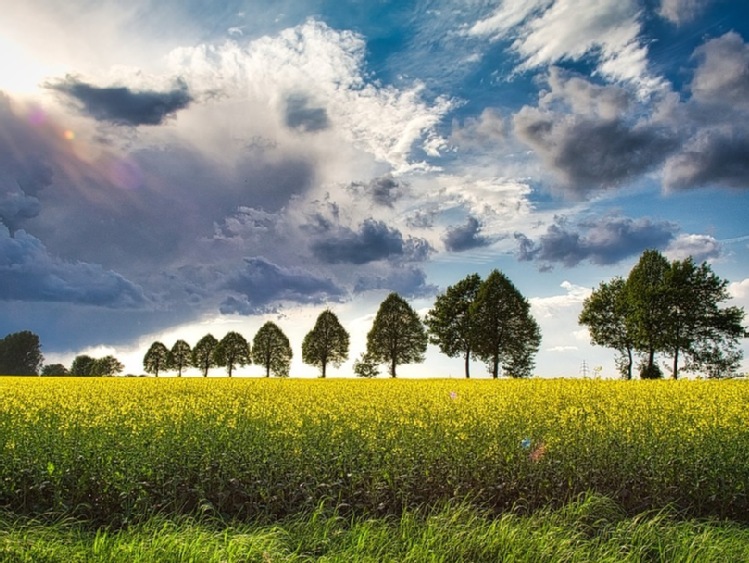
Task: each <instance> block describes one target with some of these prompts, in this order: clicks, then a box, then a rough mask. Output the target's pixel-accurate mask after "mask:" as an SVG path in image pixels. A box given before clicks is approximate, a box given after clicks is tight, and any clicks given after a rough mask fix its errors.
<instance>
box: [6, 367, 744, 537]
mask: <svg viewBox="0 0 749 563" xmlns="http://www.w3.org/2000/svg"><path fill="white" fill-rule="evenodd" d="M0 398H1V401H0V456H1V458H2V464H0V508H2V510H3V511H4V512H5V513H9V514H13V515H18V516H24V517H34V518H39V517H52V518H60V517H72V518H75V519H77V520H82V521H85V522H88V523H90V524H91V525H94V526H108V527H111V528H119V527H122V526H125V525H129V524H136V523H138V522H143V521H146V520H148V519H149V518H151V517H154V516H157V515H158V516H164V515H166V516H170V515H174V516H179V515H183V516H184V515H187V516H189V515H215V516H217V517H221V518H228V519H232V520H236V521H274V520H277V519H279V518H285V517H289V516H293V515H295V514H301V513H309V512H312V511H314V510H318V509H320V507H329V508H330V509H332V510H335V511H336V513H337V514H344V515H345V514H353V515H365V516H373V517H377V516H386V515H400V514H401V513H402V512H403V511H404V510H411V509H418V508H420V507H424V506H437V505H440V504H444V503H446V502H453V501H459V502H464V501H468V502H470V503H471V505H473V506H477V507H481V509H485V510H489V511H491V512H493V513H500V512H506V511H508V510H509V509H513V510H514V511H515V512H516V513H521V514H522V513H525V514H530V513H532V512H533V511H535V510H537V509H540V508H549V507H551V508H553V507H559V506H562V505H564V504H566V503H568V502H570V501H572V500H573V499H575V498H577V497H578V495H580V494H581V493H594V494H600V495H602V496H604V497H606V498H608V499H611V500H613V501H614V502H616V503H617V504H618V505H619V506H621V507H622V509H623V510H624V511H625V512H626V513H629V514H637V513H640V512H642V511H646V510H651V509H659V508H662V507H664V506H667V505H668V506H669V507H670V508H671V509H675V510H676V511H678V513H679V514H683V515H684V516H687V517H715V518H727V519H732V520H735V521H740V522H741V521H743V522H746V521H747V519H748V518H749V491H747V486H748V484H749V425H748V424H747V422H748V418H749V385H747V384H746V383H744V382H740V381H691V382H690V381H684V382H672V381H668V382H666V381H660V382H644V381H643V382H623V381H617V382H612V381H609V382H604V381H591V380H551V381H544V380H522V381H463V380H461V381H451V380H421V381H418V380H341V379H339V380H300V379H271V380H256V379H244V380H242V379H234V380H229V379H215V380H211V379H208V380H205V379H202V378H200V379H197V378H194V379H193V378H182V379H176V378H173V379H158V380H155V379H131V378H90V379H89V378H59V379H56V378H33V379H32V378H1V379H0Z"/></svg>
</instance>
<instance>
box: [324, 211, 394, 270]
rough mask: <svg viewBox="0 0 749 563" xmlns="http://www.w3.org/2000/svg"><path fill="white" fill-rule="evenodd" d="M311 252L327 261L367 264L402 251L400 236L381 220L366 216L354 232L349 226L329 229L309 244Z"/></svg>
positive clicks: (332, 262) (330, 262) (329, 262)
mask: <svg viewBox="0 0 749 563" xmlns="http://www.w3.org/2000/svg"><path fill="white" fill-rule="evenodd" d="M312 252H313V254H314V255H315V256H316V257H317V258H318V259H319V260H321V261H323V262H325V263H328V264H367V263H369V262H375V261H377V260H385V259H388V258H390V257H392V256H395V257H397V256H400V255H402V254H403V235H402V234H401V232H400V231H398V230H397V229H391V228H390V227H388V226H387V225H386V224H385V223H383V222H382V221H375V220H374V219H367V220H365V221H364V223H363V224H362V226H361V229H360V230H359V231H358V232H356V231H353V230H351V229H349V228H346V227H344V228H340V229H339V230H338V231H337V232H334V231H331V233H330V234H329V235H328V237H327V238H326V239H324V240H319V241H317V242H315V243H313V244H312Z"/></svg>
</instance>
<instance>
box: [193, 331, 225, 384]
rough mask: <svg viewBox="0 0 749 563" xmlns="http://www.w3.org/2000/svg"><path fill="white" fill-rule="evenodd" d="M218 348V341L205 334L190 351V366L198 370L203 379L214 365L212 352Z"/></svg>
mask: <svg viewBox="0 0 749 563" xmlns="http://www.w3.org/2000/svg"><path fill="white" fill-rule="evenodd" d="M216 346H218V340H216V338H215V337H214V336H213V335H212V334H206V335H205V336H204V337H202V338H201V339H200V340H198V343H197V344H196V345H195V348H193V349H192V358H191V359H192V365H194V366H195V367H196V368H199V369H200V371H201V372H202V374H203V377H208V370H209V369H211V368H212V367H213V366H215V365H216V360H215V359H214V357H213V351H214V350H215V349H216Z"/></svg>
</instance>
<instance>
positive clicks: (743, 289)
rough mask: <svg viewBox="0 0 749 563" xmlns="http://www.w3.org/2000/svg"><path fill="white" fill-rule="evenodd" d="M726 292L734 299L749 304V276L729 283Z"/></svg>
mask: <svg viewBox="0 0 749 563" xmlns="http://www.w3.org/2000/svg"><path fill="white" fill-rule="evenodd" d="M728 293H729V294H730V295H731V297H732V298H733V299H734V300H735V301H738V302H739V303H740V304H741V303H744V304H745V305H747V306H749V278H745V279H743V280H741V281H738V282H732V283H730V284H729V285H728Z"/></svg>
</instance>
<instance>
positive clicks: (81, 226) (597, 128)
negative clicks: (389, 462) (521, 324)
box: [0, 0, 749, 377]
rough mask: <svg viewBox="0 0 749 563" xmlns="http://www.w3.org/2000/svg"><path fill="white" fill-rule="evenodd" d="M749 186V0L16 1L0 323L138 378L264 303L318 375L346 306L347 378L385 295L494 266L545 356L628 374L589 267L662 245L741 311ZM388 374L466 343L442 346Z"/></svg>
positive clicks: (246, 323) (3, 108) (252, 321)
mask: <svg viewBox="0 0 749 563" xmlns="http://www.w3.org/2000/svg"><path fill="white" fill-rule="evenodd" d="M748 210H749V6H747V5H745V3H743V2H736V1H728V0H596V1H592V0H590V1H588V0H528V1H523V2H520V1H514V2H513V1H509V0H482V1H475V0H433V1H428V2H427V1H413V2H400V1H398V2H395V1H393V2H389V1H378V2H364V1H348V2H326V1H317V2H312V1H299V0H286V1H281V2H278V1H269V0H266V1H259V0H256V1H251V0H233V1H226V2H214V1H207V0H192V1H188V2H183V1H177V0H162V1H158V2H157V1H155V0H150V1H149V0H133V1H132V2H128V3H122V2H115V1H98V2H90V1H84V0H70V1H69V2H64V3H61V2H57V1H54V0H27V1H25V2H15V3H12V4H11V5H10V6H7V7H5V8H4V15H3V18H2V20H1V21H0V221H1V222H2V225H0V279H1V280H2V284H0V333H2V334H7V333H10V332H14V331H18V330H27V329H28V330H33V331H34V332H36V333H37V334H39V335H40V337H41V340H42V345H43V352H44V354H45V357H46V359H47V361H48V362H53V361H59V362H62V363H66V364H69V363H70V361H71V360H72V358H73V357H74V356H75V355H76V354H79V353H89V354H92V355H103V354H109V353H113V354H115V355H116V356H117V357H119V358H120V359H121V360H123V361H124V362H125V364H126V372H131V373H139V372H141V370H142V367H141V360H142V357H143V354H144V353H145V351H146V349H147V348H148V346H149V345H150V343H151V342H153V341H154V340H161V341H163V342H164V343H165V344H166V345H167V346H171V345H172V344H173V343H174V341H175V340H176V339H178V338H184V339H185V340H187V341H188V342H189V343H190V344H194V343H195V342H197V340H198V339H199V338H200V337H201V336H203V335H204V334H206V333H207V332H211V333H213V334H214V336H217V337H221V336H223V334H225V333H226V332H227V331H229V330H238V331H240V332H242V333H243V334H244V335H245V336H246V337H247V338H248V339H251V338H252V337H253V336H254V334H255V332H256V331H257V329H258V328H259V327H260V326H261V325H262V324H263V323H264V322H265V321H266V320H269V319H270V320H274V321H276V322H277V323H278V324H279V326H281V328H282V329H283V330H284V331H285V332H286V333H287V334H288V335H289V337H290V339H291V341H292V347H293V349H294V353H295V360H294V363H293V364H292V372H293V374H295V375H299V376H314V375H315V374H316V370H315V368H313V367H310V366H305V365H304V364H302V363H301V360H300V356H301V341H302V338H303V337H304V334H305V333H306V332H307V331H308V330H310V329H311V327H312V326H313V324H314V320H315V317H316V316H317V314H318V313H319V312H320V311H322V310H323V309H324V308H325V307H330V308H331V309H332V310H333V311H334V312H336V313H337V314H338V315H339V317H340V318H341V320H342V322H343V323H344V325H345V326H346V328H347V329H348V330H349V331H350V332H351V335H352V350H351V360H350V361H349V362H348V363H347V364H344V365H343V366H342V367H341V368H340V369H338V370H332V372H331V375H345V374H349V373H351V363H352V361H353V359H355V358H356V357H357V356H358V355H359V354H360V353H361V352H362V351H363V350H364V347H365V339H366V332H367V331H368V330H369V327H370V326H371V322H372V318H373V316H374V314H375V312H376V310H377V307H378V305H379V303H380V302H381V301H382V299H384V297H385V296H386V295H387V293H388V292H390V291H397V292H399V293H400V294H401V295H403V296H404V297H407V298H408V299H409V301H410V302H411V303H412V305H413V306H414V308H416V309H417V310H418V311H419V312H421V313H425V312H426V311H427V310H428V309H429V308H430V307H431V305H432V303H433V302H434V298H435V296H436V294H437V293H438V292H439V291H441V290H444V288H445V287H447V286H448V285H451V284H453V283H455V282H457V281H458V280H460V279H462V278H463V277H465V276H466V275H468V274H471V273H474V272H478V273H480V274H482V275H486V274H488V273H489V272H490V271H491V270H492V269H494V268H498V269H500V270H502V271H503V272H505V273H506V274H507V275H508V276H509V277H510V278H511V279H512V280H513V281H514V283H515V285H516V286H517V287H518V288H519V289H520V291H521V292H522V293H523V294H524V295H525V296H526V297H527V298H528V299H529V301H530V302H531V305H532V311H533V313H534V315H535V316H536V318H537V320H538V321H539V324H540V325H541V329H542V337H543V340H542V344H541V350H540V352H539V354H538V356H537V362H536V364H537V367H536V372H537V373H538V374H539V375H542V376H549V377H551V376H563V375H568V376H577V375H579V374H580V370H581V365H582V364H583V362H585V363H586V365H588V366H590V368H591V369H592V368H593V367H597V366H600V367H601V373H602V374H603V375H604V376H614V374H615V369H614V362H613V357H614V354H613V352H612V351H610V350H605V349H601V348H596V347H592V346H590V344H589V339H588V335H587V332H586V331H585V329H584V328H582V327H580V326H578V324H577V321H576V319H577V315H578V314H579V312H580V308H581V305H582V301H583V299H584V298H585V297H586V296H587V295H588V294H589V293H590V290H591V289H592V288H594V287H596V286H597V285H598V284H599V283H600V282H601V281H604V280H607V279H610V278H611V277H612V276H616V275H623V276H626V274H627V273H628V272H629V270H630V269H631V267H632V266H633V264H634V263H635V262H636V261H637V259H638V257H639V255H640V254H641V253H642V251H643V250H645V249H648V248H657V249H658V250H660V251H661V252H663V253H664V254H665V255H666V256H668V257H669V258H672V259H677V258H679V259H680V258H684V257H686V256H688V255H692V256H694V257H695V259H696V260H698V261H702V260H707V261H709V262H710V263H711V265H712V267H713V269H714V271H716V272H717V273H718V274H719V275H720V276H721V277H723V278H726V279H728V280H729V282H730V286H729V289H730V292H731V295H732V296H733V300H732V302H731V303H732V304H737V305H741V306H744V307H747V306H748V305H749V266H747V264H748V263H749V260H748V258H749V226H748V225H747V219H746V218H747V211H748ZM744 350H745V355H747V348H746V346H745V348H744ZM748 366H749V364H747V362H746V360H745V361H744V364H743V367H742V369H743V370H744V371H747V370H749V367H748ZM260 372H261V370H260V368H257V367H247V368H244V369H243V370H240V373H242V374H246V375H259V374H260ZM473 372H474V374H475V375H477V376H479V375H485V374H486V371H485V369H484V368H483V366H481V364H480V363H478V362H476V364H475V365H474V367H473ZM217 373H218V371H217ZM400 373H401V374H403V375H405V376H418V375H433V376H442V377H448V376H460V375H461V374H462V362H461V360H460V359H455V360H453V359H449V358H446V357H444V356H442V355H441V354H439V352H438V351H437V349H436V348H432V347H430V349H429V352H428V355H427V361H426V362H425V363H424V364H422V365H415V366H407V367H404V368H403V369H401V370H400Z"/></svg>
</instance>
